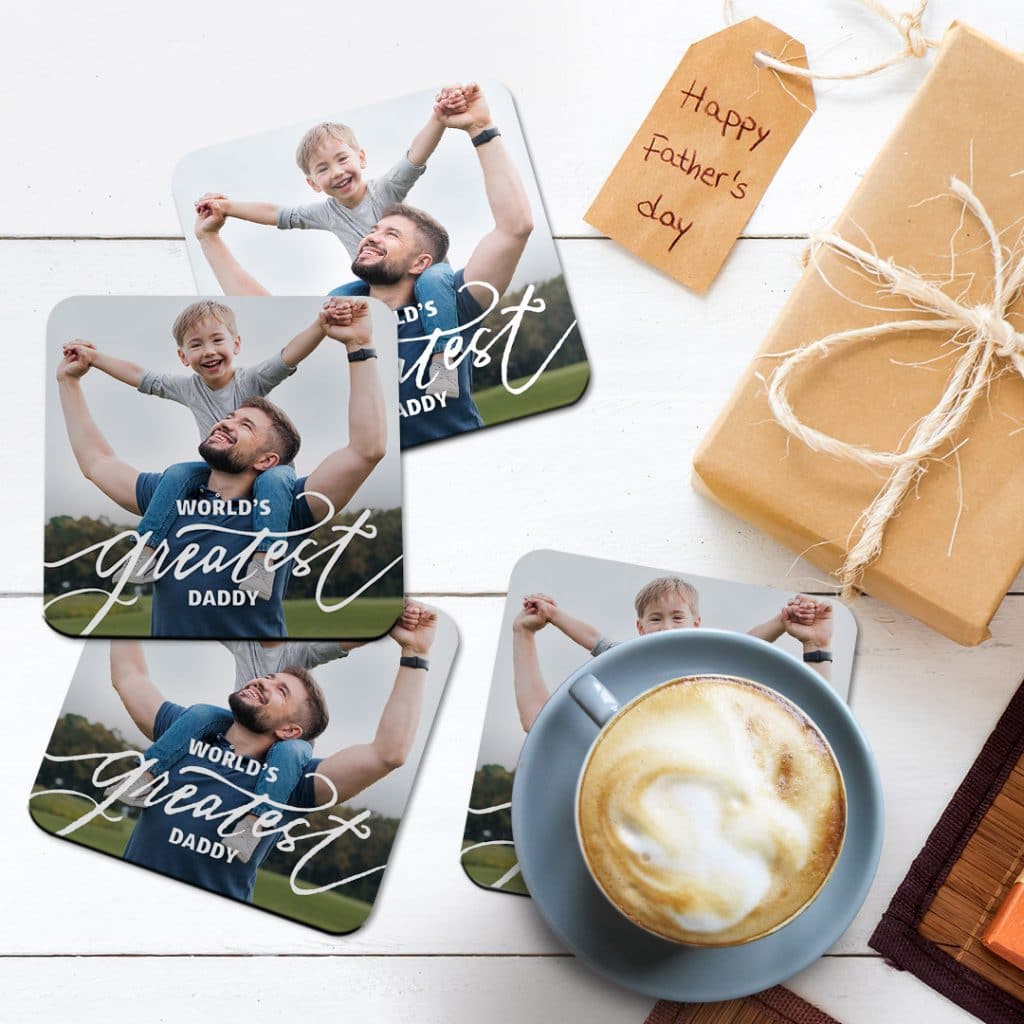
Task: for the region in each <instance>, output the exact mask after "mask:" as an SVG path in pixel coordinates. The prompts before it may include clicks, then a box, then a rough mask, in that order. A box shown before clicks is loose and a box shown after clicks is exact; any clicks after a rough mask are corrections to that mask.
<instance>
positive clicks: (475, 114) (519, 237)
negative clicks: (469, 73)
mask: <svg viewBox="0 0 1024 1024" xmlns="http://www.w3.org/2000/svg"><path fill="white" fill-rule="evenodd" d="M463 92H464V93H465V96H466V100H467V102H468V107H467V109H466V111H465V112H464V113H461V114H453V115H448V116H445V117H443V118H442V122H443V123H444V124H445V125H446V126H447V127H448V128H461V129H462V130H463V131H464V132H465V133H466V134H467V135H468V136H469V138H470V139H475V138H476V137H477V136H479V135H480V133H481V132H486V131H489V130H491V129H493V128H494V124H493V122H492V121H491V112H490V109H489V108H488V106H487V101H486V100H485V99H484V95H483V93H482V92H481V91H480V88H479V86H477V85H468V86H465V87H464V89H463ZM476 154H477V157H478V159H479V160H480V168H481V170H482V171H483V173H484V188H485V190H486V192H487V204H488V205H489V206H490V208H491V215H492V216H493V217H494V228H493V230H492V231H490V232H489V233H488V234H486V235H484V237H483V238H482V239H481V240H480V241H479V242H478V243H477V246H476V248H475V249H474V250H473V255H472V256H470V258H469V262H468V263H467V264H466V270H465V278H466V283H467V284H468V285H469V292H470V294H471V295H472V296H473V298H474V299H476V301H477V302H478V303H480V305H481V306H483V307H484V308H485V309H486V308H488V307H489V306H490V304H491V293H490V291H489V290H488V289H487V288H486V287H484V286H482V285H480V284H474V283H473V282H483V283H484V284H489V285H491V287H492V288H494V290H495V291H496V292H497V293H498V295H501V294H503V293H504V291H505V289H506V288H508V286H509V283H510V282H511V281H512V275H513V274H514V273H515V271H516V267H517V266H518V265H519V260H520V258H521V257H522V255H523V250H524V249H525V248H526V242H527V240H528V239H529V237H530V233H531V232H532V231H533V215H532V213H531V212H530V200H529V199H528V198H527V196H526V190H525V189H524V188H523V182H522V179H521V178H520V177H519V172H518V171H517V170H516V168H515V165H514V164H513V163H512V158H511V157H510V156H509V153H508V150H507V149H506V148H505V143H504V142H503V141H502V139H501V137H500V136H498V135H496V136H495V137H493V138H491V139H490V140H489V141H487V142H483V143H482V144H481V145H479V146H477V147H476Z"/></svg>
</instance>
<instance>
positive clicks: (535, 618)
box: [461, 551, 857, 896]
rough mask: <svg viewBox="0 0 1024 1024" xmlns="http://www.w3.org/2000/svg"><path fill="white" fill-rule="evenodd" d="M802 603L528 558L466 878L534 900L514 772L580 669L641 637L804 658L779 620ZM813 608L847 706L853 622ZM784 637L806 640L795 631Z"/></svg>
mask: <svg viewBox="0 0 1024 1024" xmlns="http://www.w3.org/2000/svg"><path fill="white" fill-rule="evenodd" d="M798 597H799V595H797V594H795V593H791V592H786V591H781V590H775V589H772V588H769V587H758V586H751V585H750V584H745V583H731V582H728V581H725V580H716V579H711V578H708V577H703V576H695V575H693V574H691V573H686V572H679V571H678V570H672V569H657V568H651V567H648V566H641V565H630V564H628V563H625V562H613V561H606V560H604V559H599V558H590V557H587V556H584V555H573V554H566V553H564V552H558V551H533V552H531V553H530V554H528V555H526V556H524V557H523V558H521V559H520V560H519V562H518V563H516V566H515V569H514V570H513V572H512V577H511V579H510V580H509V587H508V600H507V603H506V605H505V614H504V617H503V619H502V627H501V636H500V639H499V641H498V649H497V655H496V658H495V666H494V674H493V676H492V679H491V691H490V699H489V701H488V705H487V713H486V716H485V719H484V729H483V737H482V739H481V743H480V752H479V754H478V756H477V765H476V772H475V775H474V778H473V788H472V792H471V795H470V803H469V808H468V812H467V815H466V827H465V832H464V834H463V843H462V853H461V859H462V867H463V870H464V871H465V872H466V874H467V875H468V876H469V878H470V879H471V880H472V881H473V882H475V883H476V884H477V885H478V886H480V887H481V888H485V889H492V890H495V891H497V892H506V893H514V894H518V895H526V896H528V895H529V892H528V891H527V889H526V885H525V883H524V882H523V879H522V876H521V874H520V872H519V863H518V859H517V857H516V852H515V846H514V841H513V835H512V816H511V806H512V784H513V781H514V779H515V769H516V764H517V762H518V760H519V752H520V749H521V747H522V744H523V740H524V739H525V736H526V732H527V730H528V729H529V726H530V724H531V723H532V721H533V719H534V718H536V716H537V714H538V713H539V711H540V708H541V707H542V706H543V703H544V700H546V698H547V696H548V695H549V694H550V693H552V692H553V691H554V690H555V689H556V688H557V687H558V686H559V685H560V684H561V683H562V681H563V680H565V679H566V678H568V676H570V675H571V674H572V673H573V672H574V671H575V670H576V669H577V668H579V666H580V665H581V664H582V663H583V662H584V661H586V660H587V659H588V658H589V657H591V656H592V655H594V654H599V653H602V652H603V651H605V650H607V649H608V648H609V647H610V646H613V645H614V644H616V643H618V642H621V641H623V640H627V639H629V638H630V637H632V636H636V635H638V633H639V632H641V631H642V632H659V631H661V630H662V629H665V628H693V627H694V626H697V627H700V626H704V627H710V628H714V629H727V630H736V631H737V632H748V631H749V632H753V633H755V635H758V636H760V637H761V639H764V640H766V641H769V642H773V643H774V644H775V645H776V646H779V647H781V648H783V649H785V650H787V651H789V652H790V653H791V654H793V656H794V657H796V658H800V657H801V655H802V650H803V648H802V646H801V642H800V641H799V640H798V639H796V637H795V636H794V635H789V634H787V632H786V627H785V624H784V622H783V621H782V617H783V612H784V609H786V608H787V606H788V605H789V603H790V602H791V601H793V600H794V599H796V598H798ZM535 598H536V599H537V600H534V599H535ZM811 600H813V602H814V608H815V609H816V612H815V613H816V615H817V616H818V618H817V620H816V625H815V626H814V627H810V628H814V629H817V630H820V631H822V635H823V636H824V635H825V634H826V633H827V634H829V644H830V645H831V650H832V652H833V657H834V661H833V663H832V666H831V675H832V678H831V680H830V685H831V686H832V688H833V689H834V690H835V691H836V693H838V694H839V696H840V697H842V698H843V700H848V699H849V693H850V677H851V673H852V669H853V658H854V650H855V646H856V640H857V625H856V621H855V620H854V618H853V615H852V614H851V613H850V611H849V609H848V608H846V607H845V606H844V605H842V604H841V603H839V602H838V601H836V600H831V599H820V598H819V599H811ZM640 604H642V605H643V608H642V610H641V608H639V607H638V605H640ZM517 624H518V625H520V626H523V625H525V626H527V627H530V626H532V627H533V629H534V632H533V636H534V638H535V645H536V652H537V662H538V664H539V668H540V675H541V677H542V678H543V684H544V692H543V693H540V692H538V690H537V688H536V687H531V685H530V684H529V682H528V681H527V682H526V685H524V680H522V679H519V680H517V678H516V672H515V671H514V668H513V643H512V637H513V628H514V627H515V626H516V625H517ZM789 628H790V629H791V630H792V631H793V632H799V627H798V626H794V625H791V626H790V627H789ZM811 667H814V666H811ZM660 681H661V680H651V684H652V685H654V684H655V683H657V682H660ZM517 684H518V685H517Z"/></svg>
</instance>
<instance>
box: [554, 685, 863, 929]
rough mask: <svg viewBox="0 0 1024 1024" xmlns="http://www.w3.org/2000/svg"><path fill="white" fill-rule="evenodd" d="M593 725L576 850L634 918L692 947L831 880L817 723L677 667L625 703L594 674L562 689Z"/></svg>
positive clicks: (773, 925)
mask: <svg viewBox="0 0 1024 1024" xmlns="http://www.w3.org/2000/svg"><path fill="white" fill-rule="evenodd" d="M569 692H570V694H571V695H572V697H573V699H574V700H575V701H576V703H577V704H579V705H580V707H582V708H583V710H584V711H586V712H587V714H588V715H590V717H591V718H592V719H593V720H594V722H595V723H596V724H597V725H598V726H599V727H600V732H599V733H598V735H597V738H596V739H595V740H594V742H593V744H592V745H591V747H590V751H589V752H588V754H587V757H586V759H585V761H584V763H583V767H582V769H581V771H580V776H579V782H578V784H577V787H576V834H577V839H578V841H579V845H580V849H581V851H582V853H583V860H584V862H585V863H586V866H587V869H588V871H589V872H590V874H591V876H592V877H593V879H594V881H595V882H596V884H597V886H598V888H599V889H600V890H601V892H602V893H603V894H604V895H605V897H606V898H607V899H608V901H609V902H610V903H611V904H612V905H613V906H614V907H615V908H616V909H617V910H618V911H619V912H620V913H622V914H624V915H625V916H626V917H627V918H628V919H629V920H630V921H632V922H633V923H634V924H636V925H638V926H639V927H641V928H643V929H645V930H647V931H649V932H652V933H654V934H655V935H658V936H660V937H662V938H664V939H668V940H669V941H671V942H676V943H680V944H683V945H690V946H735V945H741V944H743V943H747V942H753V941H754V940H755V939H759V938H762V937H763V936H765V935H768V934H770V933H771V932H773V931H776V930H777V929H779V928H781V927H782V926H783V925H785V924H787V923H788V922H790V921H792V920H793V918H795V917H796V916H797V915H798V914H800V913H801V911H803V910H804V909H806V908H807V907H808V906H809V905H810V904H811V902H812V901H813V900H814V898H815V897H816V896H817V895H818V893H819V892H820V891H821V890H822V888H823V887H824V885H825V883H826V882H827V881H828V878H829V876H830V875H831V873H832V870H833V868H834V867H835V865H836V862H837V861H838V859H839V854H840V851H841V850H842V845H843V838H844V835H845V831H846V790H845V787H844V785H843V778H842V773H841V771H840V769H839V765H838V763H837V761H836V758H835V755H834V754H833V752H832V749H831V747H830V746H829V744H828V741H827V740H826V739H825V737H824V735H823V734H822V732H821V730H820V729H819V728H818V727H817V726H816V725H815V724H814V723H813V722H812V721H811V720H810V719H809V718H808V717H807V715H806V714H804V712H803V711H801V710H800V708H798V707H797V706H796V705H795V704H793V703H792V702H791V701H789V700H787V699H786V698H785V697H783V696H782V695H781V694H779V693H777V692H776V691H774V690H772V689H769V688H768V687H766V686H762V685H761V684H759V683H755V682H752V681H750V680H748V679H741V678H739V677H736V676H725V675H695V676H687V677H684V678H681V679H672V680H669V681H668V682H664V683H661V684H660V685H658V686H655V687H653V688H652V689H650V690H647V691H645V692H644V693H642V694H640V695H639V696H638V697H636V698H635V699H634V700H632V701H630V702H629V703H628V704H626V705H624V706H622V707H620V706H619V702H618V701H617V700H616V698H615V696H614V695H613V694H612V693H611V692H609V690H608V689H607V688H606V687H605V686H604V685H603V684H602V683H601V682H600V681H599V680H598V679H597V678H595V677H594V676H593V675H589V674H588V675H584V676H582V677H581V678H579V679H578V680H577V681H576V682H575V683H573V684H572V686H571V687H570V690H569Z"/></svg>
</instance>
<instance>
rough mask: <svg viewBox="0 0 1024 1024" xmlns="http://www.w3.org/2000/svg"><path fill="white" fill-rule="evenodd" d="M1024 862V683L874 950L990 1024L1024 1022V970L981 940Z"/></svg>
mask: <svg viewBox="0 0 1024 1024" xmlns="http://www.w3.org/2000/svg"><path fill="white" fill-rule="evenodd" d="M1022 861H1024V686H1022V687H1021V688H1020V689H1018V690H1017V692H1016V693H1015V694H1014V695H1013V699H1012V700H1011V701H1010V703H1009V705H1008V706H1007V708H1006V710H1005V711H1004V712H1003V715H1002V717H1001V718H1000V719H999V722H998V724H997V725H996V727H995V729H994V731H993V732H992V735H991V736H989V738H988V740H986V742H985V746H984V747H982V750H981V753H980V754H979V755H978V758H977V760H976V761H975V762H974V764H973V765H972V766H971V770H970V771H969V772H968V773H967V775H966V777H965V778H964V781H963V782H962V783H961V784H960V787H959V789H957V791H956V793H955V794H954V796H953V799H952V800H951V801H950V803H949V806H948V807H947V808H946V810H945V811H943V813H942V817H941V818H939V821H938V824H937V825H936V826H935V828H934V829H933V830H932V834H931V835H930V836H929V837H928V841H927V842H926V843H925V845H924V849H922V850H921V852H920V853H919V854H918V855H917V858H916V859H915V860H914V863H913V864H912V865H911V866H910V871H909V873H908V874H907V877H906V878H905V879H904V880H903V882H902V884H901V885H900V887H899V889H897V891H896V895H895V896H893V898H892V902H891V903H890V904H889V909H888V910H887V911H886V912H885V914H884V915H883V917H882V920H881V922H880V923H879V925H878V927H877V928H876V929H875V933H874V934H873V935H872V936H871V939H870V943H869V944H870V945H871V946H872V948H874V949H876V950H878V952H879V953H881V954H882V955H883V956H885V957H886V959H887V960H888V961H889V962H890V963H891V964H892V965H893V966H895V967H899V968H902V969H903V970H907V971H910V972H911V973H912V974H915V975H916V976H917V977H918V978H920V979H921V980H922V981H923V982H924V983H925V984H926V985H929V986H931V987H932V988H933V989H935V990H936V991H937V992H941V993H942V995H944V996H946V998H947V999H951V1000H952V1001H953V1002H954V1003H956V1004H957V1005H958V1006H961V1007H962V1008H963V1009H965V1010H967V1011H969V1012H970V1013H973V1014H974V1015H975V1016H977V1017H980V1018H981V1019H982V1020H983V1021H986V1022H987V1024H1024V971H1020V970H1018V969H1017V968H1016V967H1014V966H1013V965H1012V964H1009V963H1007V962H1006V961H1005V960H1002V959H1001V958H999V957H997V956H996V955H995V954H994V953H991V952H989V950H987V949H986V948H985V947H984V946H983V945H982V944H981V940H980V936H981V933H982V932H983V931H984V930H985V927H986V925H987V924H988V922H989V921H990V920H991V918H992V916H993V915H994V914H995V912H996V909H997V908H998V906H999V904H1000V903H1001V902H1002V900H1003V897H1004V896H1005V895H1006V893H1007V891H1008V889H1009V887H1010V885H1011V884H1012V883H1013V880H1014V878H1015V877H1016V876H1017V875H1018V874H1019V873H1020V870H1021V865H1022Z"/></svg>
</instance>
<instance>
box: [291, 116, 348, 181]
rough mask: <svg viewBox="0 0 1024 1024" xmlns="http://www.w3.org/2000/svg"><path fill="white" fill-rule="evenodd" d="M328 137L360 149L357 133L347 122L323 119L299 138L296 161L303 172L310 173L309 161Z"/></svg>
mask: <svg viewBox="0 0 1024 1024" xmlns="http://www.w3.org/2000/svg"><path fill="white" fill-rule="evenodd" d="M327 139H338V140H339V141H340V142H344V143H347V144H348V145H349V146H351V147H352V148H353V149H355V150H358V149H359V140H358V139H357V138H356V133H355V132H354V131H352V129H351V128H349V126H348V125H347V124H339V123H338V122H337V121H323V122H322V123H321V124H316V125H313V127H312V128H310V129H309V131H308V132H306V134H305V135H303V136H302V138H301V139H299V148H298V149H296V150H295V162H296V163H297V164H298V165H299V170H300V171H302V173H303V174H306V175H308V174H309V162H310V161H311V160H312V159H313V154H314V153H315V152H316V151H317V150H318V149H319V148H320V147H321V146H322V145H323V144H324V142H326V141H327Z"/></svg>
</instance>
